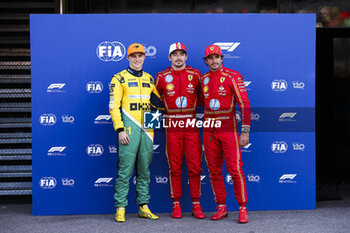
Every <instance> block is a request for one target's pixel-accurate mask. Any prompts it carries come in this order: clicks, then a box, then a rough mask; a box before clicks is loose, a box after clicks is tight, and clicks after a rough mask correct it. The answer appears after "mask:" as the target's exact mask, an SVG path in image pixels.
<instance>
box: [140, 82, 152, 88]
mask: <svg viewBox="0 0 350 233" xmlns="http://www.w3.org/2000/svg"><path fill="white" fill-rule="evenodd" d="M142 87H151V85H150V84H149V83H142Z"/></svg>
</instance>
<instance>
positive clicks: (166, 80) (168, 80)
mask: <svg viewBox="0 0 350 233" xmlns="http://www.w3.org/2000/svg"><path fill="white" fill-rule="evenodd" d="M172 81H173V76H172V75H170V74H168V75H167V76H166V77H165V82H167V83H171V82H172Z"/></svg>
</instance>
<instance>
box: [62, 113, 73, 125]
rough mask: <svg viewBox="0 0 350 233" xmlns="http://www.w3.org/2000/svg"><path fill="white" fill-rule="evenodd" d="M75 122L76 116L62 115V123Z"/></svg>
mask: <svg viewBox="0 0 350 233" xmlns="http://www.w3.org/2000/svg"><path fill="white" fill-rule="evenodd" d="M74 121H75V118H74V116H70V115H62V122H63V123H69V124H74Z"/></svg>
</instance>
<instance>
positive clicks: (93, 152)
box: [86, 144, 103, 157]
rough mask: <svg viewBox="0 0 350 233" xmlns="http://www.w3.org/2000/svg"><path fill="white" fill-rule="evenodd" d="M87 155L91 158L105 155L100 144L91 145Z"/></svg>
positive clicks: (87, 149)
mask: <svg viewBox="0 0 350 233" xmlns="http://www.w3.org/2000/svg"><path fill="white" fill-rule="evenodd" d="M86 153H87V154H88V155H89V156H93V157H95V156H101V155H102V154H103V147H102V146H101V145H100V144H91V145H89V146H88V147H87V148H86Z"/></svg>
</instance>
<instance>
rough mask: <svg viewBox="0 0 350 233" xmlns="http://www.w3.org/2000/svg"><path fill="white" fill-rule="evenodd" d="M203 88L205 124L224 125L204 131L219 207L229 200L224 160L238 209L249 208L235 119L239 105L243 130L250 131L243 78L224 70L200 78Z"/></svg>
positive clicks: (210, 170) (210, 175) (247, 102)
mask: <svg viewBox="0 0 350 233" xmlns="http://www.w3.org/2000/svg"><path fill="white" fill-rule="evenodd" d="M201 86H202V90H203V94H204V103H205V109H204V121H206V120H212V121H214V122H215V123H218V121H220V122H221V126H219V125H217V124H215V126H214V127H211V128H207V129H204V130H203V138H204V151H205V158H206V161H207V164H208V168H209V177H210V181H211V183H212V188H213V193H214V196H215V202H216V203H217V204H218V205H220V204H225V200H226V190H225V185H224V180H223V176H222V164H223V159H225V162H226V166H227V171H228V172H229V173H230V175H231V177H232V181H233V185H234V191H235V197H236V200H237V202H238V204H239V206H246V203H247V191H246V183H245V177H244V173H243V170H242V165H243V163H242V160H241V148H240V145H239V135H238V127H237V121H236V116H235V115H236V111H235V105H236V103H237V104H238V106H239V107H240V109H241V120H242V128H243V127H244V128H250V115H251V113H250V104H249V100H248V95H247V92H246V89H245V85H244V81H243V78H242V76H241V75H240V74H239V73H238V72H237V71H234V70H231V69H228V68H225V67H221V68H220V69H219V70H218V71H216V72H211V71H209V72H207V73H205V74H204V75H203V76H202V78H201ZM227 180H229V179H227Z"/></svg>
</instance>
